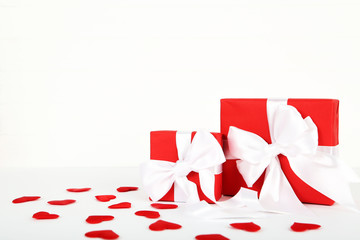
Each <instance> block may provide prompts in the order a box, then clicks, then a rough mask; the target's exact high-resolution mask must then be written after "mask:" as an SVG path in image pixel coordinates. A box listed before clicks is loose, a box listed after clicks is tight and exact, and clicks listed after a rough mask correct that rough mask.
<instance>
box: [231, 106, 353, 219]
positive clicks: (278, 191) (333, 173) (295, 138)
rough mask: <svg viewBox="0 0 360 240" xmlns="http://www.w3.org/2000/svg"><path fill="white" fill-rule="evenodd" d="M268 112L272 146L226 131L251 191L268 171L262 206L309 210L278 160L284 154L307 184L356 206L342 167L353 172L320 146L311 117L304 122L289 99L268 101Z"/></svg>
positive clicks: (247, 134)
mask: <svg viewBox="0 0 360 240" xmlns="http://www.w3.org/2000/svg"><path fill="white" fill-rule="evenodd" d="M267 114H268V122H269V130H270V135H271V140H272V144H268V143H267V142H266V141H265V140H263V139H262V138H261V137H260V136H258V135H256V134H254V133H251V132H248V131H244V130H241V129H238V128H236V127H230V129H229V133H228V147H229V149H228V151H229V153H230V155H231V157H232V158H236V159H240V160H237V167H238V170H239V172H240V173H241V175H242V176H243V178H244V180H245V182H246V184H247V185H248V186H249V187H251V186H252V185H253V184H254V183H255V182H256V181H257V180H258V178H259V177H260V176H261V175H262V173H263V172H264V170H266V173H265V180H264V184H263V187H262V189H261V192H260V197H259V200H260V203H261V205H262V206H263V207H264V208H265V209H267V210H271V211H279V212H290V213H299V214H301V213H304V211H307V208H305V206H304V205H303V204H302V203H301V202H300V201H299V199H298V198H297V196H296V195H295V193H294V191H293V189H292V187H291V186H290V184H289V182H288V180H287V178H286V176H285V175H284V173H283V171H282V169H281V166H280V163H279V159H278V157H277V156H278V155H279V154H282V155H285V156H286V157H287V158H288V160H289V163H290V166H291V168H292V170H293V171H294V172H295V174H296V175H297V176H299V177H300V178H301V179H302V180H303V181H304V182H305V183H307V184H308V185H310V186H311V187H313V188H314V189H316V190H317V191H319V192H321V193H322V194H324V195H325V196H328V197H329V198H331V199H333V200H334V201H335V202H337V203H339V204H342V205H345V206H348V207H350V208H355V203H354V201H353V199H352V196H351V192H350V189H349V186H348V177H346V176H345V174H344V169H346V171H348V172H350V171H351V170H350V169H349V168H346V167H344V164H343V163H340V161H339V159H338V158H336V157H335V156H334V155H332V154H329V153H326V151H324V147H322V148H319V147H318V133H317V127H316V125H315V124H314V122H313V121H312V119H311V118H310V117H307V118H305V119H303V118H302V117H301V115H300V113H299V112H298V111H297V109H296V108H294V107H292V106H289V105H287V101H286V100H268V102H267ZM352 176H355V174H354V173H353V175H352Z"/></svg>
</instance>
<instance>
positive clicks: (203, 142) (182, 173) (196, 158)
mask: <svg viewBox="0 0 360 240" xmlns="http://www.w3.org/2000/svg"><path fill="white" fill-rule="evenodd" d="M176 145H177V150H178V157H179V160H178V161H177V162H175V163H173V162H167V161H161V160H150V161H147V162H145V163H143V164H142V165H141V177H142V182H143V186H144V189H145V191H146V192H147V193H148V194H149V196H150V198H151V199H152V200H153V201H158V200H160V199H161V198H162V197H163V196H164V195H165V194H166V193H167V192H168V191H169V190H170V189H171V187H172V185H173V184H174V200H175V201H177V202H198V201H199V195H198V192H197V187H196V184H195V183H193V182H191V181H189V180H188V179H187V175H188V174H189V173H190V172H192V171H194V172H197V173H199V180H200V187H201V190H202V192H203V193H204V194H205V196H206V197H208V198H209V199H210V200H212V201H214V202H215V201H216V200H215V192H214V191H215V174H219V173H221V170H222V167H221V166H222V163H223V162H225V156H224V153H223V151H222V148H221V146H220V145H219V143H218V142H217V140H216V139H215V138H214V136H213V135H212V134H211V133H209V132H205V131H198V132H197V133H196V134H195V136H194V138H193V140H192V142H191V133H180V132H177V133H176Z"/></svg>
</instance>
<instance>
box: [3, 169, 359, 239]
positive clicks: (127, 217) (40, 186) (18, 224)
mask: <svg viewBox="0 0 360 240" xmlns="http://www.w3.org/2000/svg"><path fill="white" fill-rule="evenodd" d="M357 172H358V173H359V172H360V171H357ZM120 186H139V187H140V189H139V191H134V192H126V193H119V192H117V191H116V189H117V188H118V187H120ZM76 187H91V188H92V190H90V191H89V192H83V193H71V192H67V191H66V189H67V188H76ZM351 188H352V191H353V194H354V198H355V200H356V202H357V204H358V205H360V184H353V185H352V186H351ZM0 194H1V195H0V196H1V197H0V239H1V240H11V239H19V240H20V239H37V240H42V239H44V240H45V239H46V240H49V239H51V240H56V239H61V240H64V239H90V238H86V237H84V234H85V233H86V232H88V231H93V230H104V229H111V230H113V231H115V232H116V233H117V234H119V235H120V238H119V239H124V240H126V239H147V240H150V239H195V236H196V235H199V234H210V233H218V234H222V235H224V236H226V237H228V238H230V239H277V240H279V239H287V240H289V239H292V240H296V239H327V240H330V239H360V214H359V213H354V212H351V211H346V210H344V209H342V208H340V207H337V206H333V207H325V206H315V205H312V206H309V207H310V208H311V209H312V210H313V212H314V213H315V214H316V216H315V217H312V218H311V219H307V220H309V221H311V222H313V223H317V224H320V225H321V226H322V228H321V229H320V230H315V231H308V232H303V233H296V232H292V231H290V230H289V227H290V225H291V224H292V223H293V221H296V220H299V219H297V218H296V217H294V216H289V215H278V214H274V215H271V216H269V217H267V218H262V219H253V221H254V222H255V223H257V224H258V225H260V226H261V228H262V229H261V230H260V231H259V232H256V233H249V232H244V231H241V230H236V229H233V228H231V227H229V223H232V222H239V221H237V220H235V219H233V220H229V219H227V220H224V219H222V220H204V219H199V218H196V217H192V216H189V215H185V214H184V213H183V211H184V208H185V206H184V205H183V204H179V208H178V209H173V210H156V209H153V208H151V207H150V204H151V202H150V201H149V200H148V198H147V196H146V194H145V192H143V191H142V189H141V184H140V176H139V171H138V169H137V168H50V169H49V168H23V169H19V168H2V169H0ZM101 194H113V195H115V196H117V198H116V199H114V200H111V201H110V202H99V201H97V200H96V199H95V197H94V196H95V195H101ZM27 195H28V196H37V195H38V196H41V199H39V200H37V201H34V202H27V203H22V204H13V203H12V200H13V199H15V198H17V197H21V196H27ZM60 199H75V200H77V202H76V203H74V204H71V205H67V206H53V205H49V204H48V203H47V201H49V200H60ZM123 201H129V202H131V203H132V208H130V209H108V208H107V207H108V206H109V205H111V204H115V203H118V202H123ZM146 209H147V210H155V211H159V212H160V215H161V218H160V219H162V220H166V221H170V222H175V223H178V224H181V225H182V228H181V229H180V230H165V231H161V232H154V231H150V230H149V229H148V226H149V225H150V224H151V223H153V222H155V221H156V220H157V219H147V218H144V217H139V216H136V215H134V212H136V211H138V210H146ZM38 211H48V212H50V213H56V214H59V215H60V218H58V219H54V220H41V221H39V220H35V219H32V215H33V214H34V213H36V212H38ZM89 215H113V216H114V217H115V219H114V220H113V221H109V222H103V223H100V224H88V223H86V222H85V219H86V218H87V217H88V216H89Z"/></svg>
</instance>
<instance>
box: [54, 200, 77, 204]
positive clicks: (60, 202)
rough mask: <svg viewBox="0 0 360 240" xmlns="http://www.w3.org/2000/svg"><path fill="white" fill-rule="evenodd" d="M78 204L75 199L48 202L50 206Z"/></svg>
mask: <svg viewBox="0 0 360 240" xmlns="http://www.w3.org/2000/svg"><path fill="white" fill-rule="evenodd" d="M74 202H76V200H73V199H65V200H53V201H48V204H50V205H69V204H72V203H74Z"/></svg>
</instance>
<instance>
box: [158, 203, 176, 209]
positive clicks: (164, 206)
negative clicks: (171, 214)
mask: <svg viewBox="0 0 360 240" xmlns="http://www.w3.org/2000/svg"><path fill="white" fill-rule="evenodd" d="M151 206H152V207H153V208H156V209H174V208H177V207H178V205H176V204H163V203H152V204H151Z"/></svg>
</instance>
